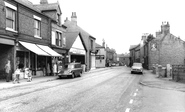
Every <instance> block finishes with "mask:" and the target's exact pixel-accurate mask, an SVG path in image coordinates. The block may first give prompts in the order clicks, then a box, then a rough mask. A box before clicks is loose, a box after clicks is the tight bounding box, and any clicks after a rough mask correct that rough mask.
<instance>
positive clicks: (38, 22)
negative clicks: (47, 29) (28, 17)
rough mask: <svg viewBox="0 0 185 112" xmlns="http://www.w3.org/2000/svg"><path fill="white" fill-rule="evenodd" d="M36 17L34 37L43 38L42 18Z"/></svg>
mask: <svg viewBox="0 0 185 112" xmlns="http://www.w3.org/2000/svg"><path fill="white" fill-rule="evenodd" d="M33 17H34V36H35V37H37V38H41V18H39V17H37V16H33Z"/></svg>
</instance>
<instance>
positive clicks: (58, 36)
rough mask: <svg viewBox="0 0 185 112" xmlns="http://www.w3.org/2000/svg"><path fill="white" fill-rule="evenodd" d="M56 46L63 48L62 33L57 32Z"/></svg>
mask: <svg viewBox="0 0 185 112" xmlns="http://www.w3.org/2000/svg"><path fill="white" fill-rule="evenodd" d="M56 45H57V46H59V47H61V46H62V33H60V32H56Z"/></svg>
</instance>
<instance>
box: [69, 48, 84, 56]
mask: <svg viewBox="0 0 185 112" xmlns="http://www.w3.org/2000/svg"><path fill="white" fill-rule="evenodd" d="M70 52H72V53H74V54H84V55H85V50H82V49H75V48H71V49H70Z"/></svg>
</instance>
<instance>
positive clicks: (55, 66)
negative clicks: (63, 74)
mask: <svg viewBox="0 0 185 112" xmlns="http://www.w3.org/2000/svg"><path fill="white" fill-rule="evenodd" d="M53 74H54V76H56V75H57V64H56V63H54V65H53Z"/></svg>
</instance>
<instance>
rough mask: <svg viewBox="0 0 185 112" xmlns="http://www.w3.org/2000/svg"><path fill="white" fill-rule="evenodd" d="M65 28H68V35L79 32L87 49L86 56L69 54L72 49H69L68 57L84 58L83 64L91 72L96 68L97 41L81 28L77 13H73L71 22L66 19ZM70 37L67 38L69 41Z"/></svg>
mask: <svg viewBox="0 0 185 112" xmlns="http://www.w3.org/2000/svg"><path fill="white" fill-rule="evenodd" d="M63 26H65V27H66V33H75V32H77V33H78V34H79V36H80V38H81V39H82V42H83V44H84V48H85V54H83V55H82V54H79V53H75V54H74V53H71V52H69V51H70V49H68V52H67V53H68V55H73V56H72V57H74V58H84V62H85V63H83V64H85V65H86V69H87V70H91V69H94V68H95V40H96V38H94V37H93V36H92V35H90V34H89V33H87V32H86V31H85V30H83V29H82V28H81V27H80V26H78V24H77V15H76V12H72V15H71V20H68V18H66V20H65V22H64V24H63ZM68 38H70V37H67V38H66V39H68Z"/></svg>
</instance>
